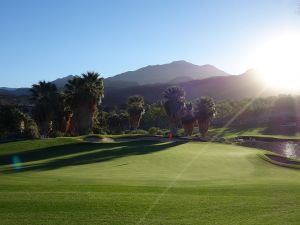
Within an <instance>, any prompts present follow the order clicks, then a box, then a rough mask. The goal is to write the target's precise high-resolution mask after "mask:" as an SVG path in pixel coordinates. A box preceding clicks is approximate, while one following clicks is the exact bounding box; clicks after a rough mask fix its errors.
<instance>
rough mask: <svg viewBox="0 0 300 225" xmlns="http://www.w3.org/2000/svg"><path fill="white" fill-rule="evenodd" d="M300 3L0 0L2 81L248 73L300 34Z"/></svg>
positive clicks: (17, 84)
mask: <svg viewBox="0 0 300 225" xmlns="http://www.w3.org/2000/svg"><path fill="white" fill-rule="evenodd" d="M299 4H300V1H297V0H251V1H250V0H235V1H234V0H219V1H213V0H207V1H200V0H148V1H147V0H118V1H117V0H107V1H101V0H72V1H71V0H69V1H68V0H0V32H1V33H0V62H1V63H0V78H1V79H0V86H8V87H21V86H23V87H24V86H30V85H31V84H32V83H35V82H37V81H39V80H47V81H50V80H53V79H56V78H58V77H63V76H66V75H69V74H80V73H82V72H85V71H87V70H95V71H97V72H99V73H100V74H102V75H103V76H104V77H107V76H112V75H115V74H118V73H121V72H125V71H128V70H135V69H138V68H140V67H143V66H146V65H150V64H163V63H168V62H171V61H175V60H186V61H189V62H192V63H194V64H199V65H202V64H213V65H215V66H217V67H218V68H220V69H223V70H225V71H226V72H228V73H232V74H239V73H242V72H244V71H245V70H246V69H248V68H247V67H249V64H248V62H247V57H248V56H249V54H250V53H251V52H252V51H253V49H254V48H255V47H256V46H258V45H260V43H262V42H264V41H265V40H266V39H270V37H273V36H276V35H278V34H280V33H284V32H298V31H300V15H299V13H297V10H298V9H299Z"/></svg>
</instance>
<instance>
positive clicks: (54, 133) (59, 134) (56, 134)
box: [49, 130, 65, 138]
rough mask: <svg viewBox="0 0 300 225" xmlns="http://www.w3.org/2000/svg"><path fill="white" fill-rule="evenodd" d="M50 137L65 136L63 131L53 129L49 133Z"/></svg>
mask: <svg viewBox="0 0 300 225" xmlns="http://www.w3.org/2000/svg"><path fill="white" fill-rule="evenodd" d="M49 136H50V137H54V138H55V137H65V133H64V132H61V131H57V130H56V131H53V132H51V133H50V135H49Z"/></svg>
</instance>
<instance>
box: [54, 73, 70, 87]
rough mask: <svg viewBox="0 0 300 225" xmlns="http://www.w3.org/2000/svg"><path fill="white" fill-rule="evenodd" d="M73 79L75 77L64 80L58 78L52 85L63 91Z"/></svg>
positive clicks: (64, 78)
mask: <svg viewBox="0 0 300 225" xmlns="http://www.w3.org/2000/svg"><path fill="white" fill-rule="evenodd" d="M73 77H74V76H73V75H69V76H66V77H63V78H58V79H56V80H54V81H52V82H51V83H53V84H55V85H56V87H57V88H58V89H63V88H64V86H65V84H66V83H67V82H68V80H71V79H72V78H73Z"/></svg>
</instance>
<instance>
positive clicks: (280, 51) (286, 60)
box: [252, 34, 300, 92]
mask: <svg viewBox="0 0 300 225" xmlns="http://www.w3.org/2000/svg"><path fill="white" fill-rule="evenodd" d="M252 62H253V66H254V67H255V69H256V70H257V71H258V72H259V74H261V76H262V80H263V81H264V82H265V83H266V85H267V86H268V87H272V88H277V89H281V90H287V91H291V92H294V91H299V90H300V34H288V35H280V36H278V37H275V38H274V39H272V40H269V41H267V42H265V43H264V44H263V45H262V46H261V47H259V48H258V49H257V50H256V52H255V54H254V56H253V60H252Z"/></svg>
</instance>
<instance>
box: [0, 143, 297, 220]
mask: <svg viewBox="0 0 300 225" xmlns="http://www.w3.org/2000/svg"><path fill="white" fill-rule="evenodd" d="M259 152H260V150H255V149H250V148H244V147H238V146H234V145H223V144H213V143H182V142H175V143H172V142H166V143H156V142H152V141H144V142H132V143H130V142H127V143H105V144H102V143H84V142H81V141H80V140H75V139H72V138H58V139H49V140H34V141H21V142H13V143H6V144H1V145H0V163H1V164H0V182H1V184H0V192H1V194H0V206H1V210H0V224H8V225H9V224H299V220H300V172H299V170H295V169H289V168H284V167H278V166H276V165H273V164H271V163H269V162H267V161H265V160H262V159H261V158H260V157H258V155H257V154H258V153H259Z"/></svg>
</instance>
